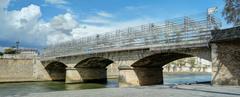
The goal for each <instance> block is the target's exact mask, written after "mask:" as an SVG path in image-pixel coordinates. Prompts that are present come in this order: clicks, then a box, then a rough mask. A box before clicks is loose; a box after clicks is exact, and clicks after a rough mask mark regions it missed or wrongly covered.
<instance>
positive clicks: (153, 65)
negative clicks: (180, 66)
mask: <svg viewBox="0 0 240 97" xmlns="http://www.w3.org/2000/svg"><path fill="white" fill-rule="evenodd" d="M190 57H200V58H202V55H198V54H195V53H177V52H162V53H154V54H151V55H149V56H146V57H143V58H141V59H139V60H137V61H135V62H134V63H133V64H131V65H130V68H127V67H120V68H119V70H120V75H119V78H120V79H119V82H120V86H123V87H124V86H125V85H126V86H129V85H156V84H163V83H164V82H163V66H164V65H166V64H168V63H170V62H173V61H176V60H178V59H183V58H190Z"/></svg>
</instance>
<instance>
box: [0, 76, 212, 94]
mask: <svg viewBox="0 0 240 97" xmlns="http://www.w3.org/2000/svg"><path fill="white" fill-rule="evenodd" d="M210 80H211V74H210V73H164V84H184V83H195V82H196V81H198V82H205V81H210ZM117 87H118V82H117V79H109V80H108V82H107V84H93V83H82V84H64V82H22V83H0V97H2V96H11V95H20V96H21V95H26V94H29V93H39V92H51V91H66V90H82V89H96V88H117Z"/></svg>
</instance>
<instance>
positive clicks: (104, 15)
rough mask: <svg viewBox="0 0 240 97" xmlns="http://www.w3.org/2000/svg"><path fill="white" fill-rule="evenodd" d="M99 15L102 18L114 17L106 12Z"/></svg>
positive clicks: (98, 13)
mask: <svg viewBox="0 0 240 97" xmlns="http://www.w3.org/2000/svg"><path fill="white" fill-rule="evenodd" d="M97 15H99V16H101V17H107V18H111V17H113V15H112V14H111V13H108V12H105V11H100V12H97Z"/></svg>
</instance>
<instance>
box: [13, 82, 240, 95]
mask: <svg viewBox="0 0 240 97" xmlns="http://www.w3.org/2000/svg"><path fill="white" fill-rule="evenodd" d="M14 97H240V87H237V86H210V85H197V84H194V85H156V86H143V87H131V88H103V89H88V90H74V91H57V92H45V93H32V94H28V95H15V96H14Z"/></svg>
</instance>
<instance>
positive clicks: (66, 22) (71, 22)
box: [50, 13, 78, 30]
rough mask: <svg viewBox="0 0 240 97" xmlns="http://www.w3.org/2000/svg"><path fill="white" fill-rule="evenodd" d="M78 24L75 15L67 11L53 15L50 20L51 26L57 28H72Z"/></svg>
mask: <svg viewBox="0 0 240 97" xmlns="http://www.w3.org/2000/svg"><path fill="white" fill-rule="evenodd" d="M77 25H78V22H77V21H76V20H75V19H74V17H73V15H71V14H70V13H66V14H63V15H58V16H55V17H53V19H52V20H51V21H50V26H51V27H53V28H54V29H56V30H71V29H73V28H75V27H76V26H77Z"/></svg>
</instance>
